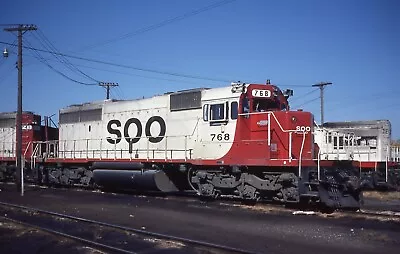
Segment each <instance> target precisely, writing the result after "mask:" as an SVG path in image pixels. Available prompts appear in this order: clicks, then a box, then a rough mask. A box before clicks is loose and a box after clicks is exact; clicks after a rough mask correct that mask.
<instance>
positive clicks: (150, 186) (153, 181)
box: [93, 168, 178, 192]
mask: <svg viewBox="0 0 400 254" xmlns="http://www.w3.org/2000/svg"><path fill="white" fill-rule="evenodd" d="M93 179H94V181H95V183H96V184H97V185H99V186H102V187H105V188H110V189H117V190H143V191H161V192H174V191H178V188H177V187H176V186H175V184H174V183H173V182H172V181H171V180H170V179H169V177H168V176H167V175H166V174H165V172H163V171H161V170H153V169H149V170H146V169H142V170H131V169H127V170H123V169H112V168H108V169H95V170H93Z"/></svg>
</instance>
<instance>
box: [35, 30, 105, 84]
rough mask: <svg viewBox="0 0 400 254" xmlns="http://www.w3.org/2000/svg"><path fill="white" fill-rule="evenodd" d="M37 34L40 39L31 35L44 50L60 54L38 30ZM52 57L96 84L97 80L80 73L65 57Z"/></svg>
mask: <svg viewBox="0 0 400 254" xmlns="http://www.w3.org/2000/svg"><path fill="white" fill-rule="evenodd" d="M37 34H38V36H39V37H40V38H38V37H36V35H35V33H33V34H32V35H33V36H34V37H35V38H36V39H37V40H38V41H39V42H40V43H41V44H42V45H43V46H44V47H45V49H48V50H49V51H54V52H57V53H60V51H59V50H57V48H56V47H55V46H54V44H53V43H52V42H51V41H50V40H49V39H47V37H46V36H45V35H44V33H43V32H42V31H41V30H38V32H37ZM52 55H53V56H54V57H55V58H57V59H58V60H59V61H60V62H61V63H63V64H64V65H65V66H66V67H67V68H68V69H70V70H71V71H74V72H76V73H79V74H81V75H83V76H84V77H86V78H89V79H90V80H92V81H94V82H97V83H98V82H99V81H98V80H96V79H94V78H93V77H91V76H89V75H88V74H86V73H84V72H83V71H81V70H80V69H79V68H78V67H76V66H75V65H73V64H72V63H71V62H70V61H69V60H68V59H67V58H66V57H63V56H59V55H55V54H52Z"/></svg>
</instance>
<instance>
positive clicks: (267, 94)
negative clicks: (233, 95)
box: [251, 89, 271, 98]
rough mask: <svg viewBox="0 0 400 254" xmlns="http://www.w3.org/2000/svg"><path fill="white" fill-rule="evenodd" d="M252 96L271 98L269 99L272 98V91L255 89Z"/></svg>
mask: <svg viewBox="0 0 400 254" xmlns="http://www.w3.org/2000/svg"><path fill="white" fill-rule="evenodd" d="M251 95H253V97H263V98H269V97H271V91H270V90H261V89H254V90H252V91H251Z"/></svg>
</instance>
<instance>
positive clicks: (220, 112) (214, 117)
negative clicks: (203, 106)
mask: <svg viewBox="0 0 400 254" xmlns="http://www.w3.org/2000/svg"><path fill="white" fill-rule="evenodd" d="M218 120H225V104H224V103H220V104H212V105H210V121H218Z"/></svg>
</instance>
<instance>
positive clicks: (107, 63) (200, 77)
mask: <svg viewBox="0 0 400 254" xmlns="http://www.w3.org/2000/svg"><path fill="white" fill-rule="evenodd" d="M0 44H5V45H9V44H10V43H8V42H3V41H0ZM23 48H26V49H30V50H34V51H39V52H44V53H54V54H57V55H60V56H65V57H69V58H73V59H78V60H82V61H87V62H92V63H99V64H104V65H110V66H116V67H120V68H126V69H132V70H137V71H143V72H150V73H157V74H161V75H169V76H175V77H183V78H190V79H199V80H208V81H213V82H231V80H224V79H218V78H210V77H204V76H197V75H190V74H183V73H177V72H168V71H161V70H155V69H148V68H141V67H135V66H130V65H125V64H117V63H112V62H107V61H103V60H96V59H91V58H86V57H80V56H73V55H69V54H65V53H57V52H52V51H49V50H43V49H38V48H34V47H27V46H23Z"/></svg>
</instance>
